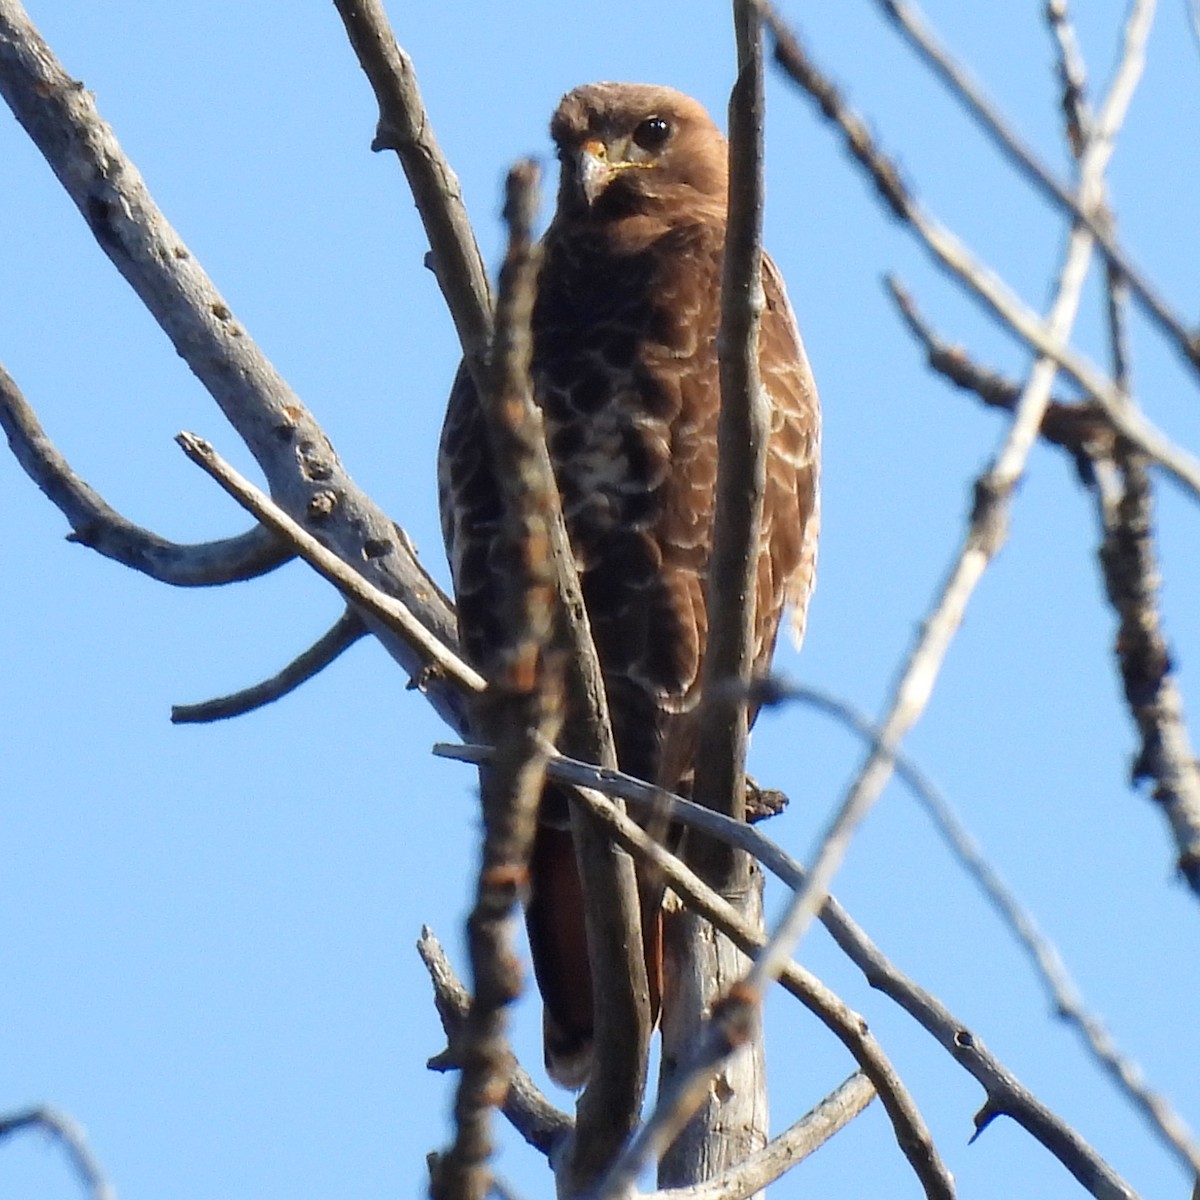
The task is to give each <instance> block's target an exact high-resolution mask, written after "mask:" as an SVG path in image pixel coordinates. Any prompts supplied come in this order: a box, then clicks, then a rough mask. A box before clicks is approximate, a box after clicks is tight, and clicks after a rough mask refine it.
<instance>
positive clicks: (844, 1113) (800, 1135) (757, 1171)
mask: <svg viewBox="0 0 1200 1200" xmlns="http://www.w3.org/2000/svg"><path fill="white" fill-rule="evenodd" d="M875 1096H876V1092H875V1085H874V1084H873V1083H872V1082H871V1081H870V1080H869V1079H868V1078H867V1076H866V1075H865V1074H863V1072H861V1071H856V1072H855V1073H854V1074H853V1075H851V1076H850V1078H849V1079H847V1080H846V1081H845V1082H844V1083H843V1084H841V1086H840V1087H838V1088H836V1089H835V1090H834V1091H833V1092H831V1093H830V1094H829V1095H828V1096H826V1097H825V1099H824V1100H822V1101H821V1102H820V1104H818V1105H817V1106H816V1107H815V1108H812V1109H810V1110H809V1111H808V1112H806V1113H805V1114H804V1116H802V1117H801V1118H800V1119H799V1120H797V1121H795V1122H794V1123H793V1124H792V1125H790V1126H789V1127H788V1128H787V1129H785V1130H784V1131H783V1133H781V1134H780V1135H779V1136H778V1137H776V1138H772V1139H771V1141H769V1142H768V1143H767V1144H766V1145H765V1146H764V1147H763V1148H762V1149H761V1150H758V1151H756V1152H755V1153H754V1154H752V1155H751V1156H750V1157H749V1158H747V1159H746V1160H745V1161H744V1162H741V1163H739V1164H738V1165H737V1166H736V1167H734V1168H733V1169H732V1170H729V1171H725V1172H723V1173H722V1174H720V1175H717V1176H715V1177H714V1178H712V1179H709V1180H706V1181H705V1182H704V1183H698V1184H695V1185H694V1186H692V1187H681V1188H660V1189H659V1190H658V1191H657V1192H655V1193H653V1195H652V1196H648V1197H647V1198H646V1200H745V1198H746V1197H748V1196H752V1195H754V1193H755V1192H757V1191H759V1190H760V1189H762V1188H764V1187H766V1186H767V1185H768V1184H770V1183H773V1182H775V1180H777V1179H780V1178H782V1177H783V1175H784V1174H785V1173H786V1172H788V1171H790V1170H791V1169H792V1167H794V1166H797V1165H798V1164H799V1163H801V1162H803V1161H804V1159H806V1158H807V1157H808V1156H809V1155H810V1154H812V1153H813V1152H814V1151H815V1150H818V1149H820V1148H821V1147H822V1146H823V1145H824V1144H825V1143H826V1142H827V1141H828V1140H829V1139H830V1138H831V1137H833V1135H834V1134H835V1133H837V1132H838V1131H839V1130H841V1129H844V1128H845V1127H846V1126H847V1125H848V1124H849V1123H850V1122H851V1121H852V1120H853V1119H854V1118H855V1117H856V1116H858V1114H859V1113H860V1112H862V1111H863V1110H864V1109H865V1108H866V1107H867V1105H868V1104H870V1103H871V1101H872V1100H874V1099H875Z"/></svg>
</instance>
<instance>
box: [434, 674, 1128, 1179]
mask: <svg viewBox="0 0 1200 1200" xmlns="http://www.w3.org/2000/svg"><path fill="white" fill-rule="evenodd" d="M759 688H760V690H759V691H758V696H759V699H760V700H761V701H762V702H763V703H771V702H773V700H774V699H776V698H778V696H779V695H780V693H779V692H778V691H776V690H774V689H775V688H776V685H775V684H774V683H773V682H771V683H770V684H769V685H767V684H763V685H759ZM789 691H790V692H791V693H792V694H795V695H797V696H802V697H803V698H804V699H805V700H806V701H807V702H808V703H810V704H812V705H814V706H815V707H817V708H819V709H821V710H822V711H827V712H831V713H832V714H833V715H835V716H836V717H838V719H839V720H845V721H848V722H849V723H850V724H851V725H852V726H853V727H855V728H857V729H859V730H860V732H863V733H864V736H866V737H867V738H868V739H869V740H870V741H871V742H872V744H876V743H877V742H878V733H877V731H876V730H875V727H874V726H872V725H871V724H870V723H869V722H866V721H862V720H861V718H859V717H858V714H857V713H855V712H854V710H853V709H852V708H850V706H849V705H844V704H842V703H841V702H840V701H836V700H834V699H833V698H831V697H829V696H827V695H826V694H825V693H823V692H819V691H816V690H815V689H810V688H800V687H796V686H795V685H789V688H785V689H784V690H783V695H785V696H786V695H787V694H788V693H789ZM859 722H861V724H859ZM434 753H435V754H438V755H440V756H442V757H445V758H454V759H459V760H462V761H465V762H478V761H479V760H480V758H481V757H484V756H486V755H487V754H488V753H490V751H489V750H487V749H486V748H485V747H479V746H457V745H446V744H439V745H437V746H435V747H434ZM546 771H547V774H548V775H549V776H550V777H551V778H553V779H558V780H561V781H562V782H564V783H570V784H574V785H576V786H583V787H591V788H593V789H595V790H597V791H601V792H603V793H604V794H609V793H611V794H614V795H618V796H620V797H622V798H623V799H624V800H626V801H628V802H629V803H630V804H632V805H635V806H636V807H637V808H638V809H640V810H641V811H643V812H655V813H661V814H665V815H666V816H667V817H668V818H669V819H670V820H672V821H677V822H679V823H680V824H682V825H686V826H688V827H689V828H694V829H700V830H703V831H704V833H706V834H707V835H708V836H710V837H717V838H722V839H724V840H726V841H729V842H730V843H731V844H733V845H735V846H738V847H740V848H741V849H743V850H745V851H747V852H748V853H750V854H752V855H753V856H754V857H755V858H756V859H758V860H759V862H761V863H762V864H763V865H764V866H765V867H766V868H767V869H768V870H769V871H771V872H772V873H773V874H774V875H776V876H778V878H779V879H780V880H782V881H783V882H784V883H785V884H786V885H787V886H788V887H790V888H792V889H797V888H801V887H803V886H804V881H805V879H806V878H807V874H806V872H805V870H804V868H803V867H801V866H800V864H799V863H798V862H796V860H795V859H793V858H792V857H791V856H790V855H789V854H788V853H787V852H786V851H784V850H783V849H781V848H780V847H779V846H778V845H777V844H776V843H775V842H773V841H771V840H770V839H769V838H767V837H766V836H765V835H764V834H762V833H761V832H759V830H758V829H756V828H754V827H753V826H750V825H746V824H744V823H742V822H740V821H733V820H730V818H728V817H725V816H722V815H721V814H720V813H715V812H712V811H711V810H710V809H707V808H703V807H702V806H700V805H698V804H694V803H693V802H691V801H690V800H685V799H683V798H682V797H680V796H676V795H672V794H670V793H667V792H664V791H663V789H662V788H658V787H654V786H652V785H650V784H647V783H644V782H642V781H641V780H638V779H634V778H633V777H632V776H629V775H626V774H624V773H622V772H620V771H607V770H601V769H599V768H597V767H594V766H590V765H589V764H587V763H581V762H573V761H571V760H570V759H566V758H562V757H559V758H551V760H550V762H549V764H548V766H547V768H546ZM896 771H897V774H899V775H900V776H901V777H902V778H904V779H905V781H906V782H911V779H912V778H913V773H915V776H916V777H917V778H922V776H921V773H920V771H919V769H918V768H916V766H915V765H914V764H912V763H911V761H910V760H909V759H907V758H906V756H905V755H904V754H903V753H902V752H897V754H896ZM819 917H820V920H821V923H822V924H823V925H824V926H825V927H826V929H828V930H829V932H830V934H831V935H832V937H833V939H834V941H835V942H837V944H838V946H839V947H841V949H842V951H843V952H844V953H845V954H846V956H847V957H848V958H849V959H850V961H851V962H853V963H854V965H855V966H857V967H858V968H859V970H861V971H862V973H863V975H864V976H865V977H866V979H867V981H868V982H869V983H870V984H871V986H872V987H875V988H878V989H879V990H880V991H882V992H883V993H884V994H885V995H887V996H889V997H890V998H891V999H893V1000H894V1001H896V1003H897V1004H899V1006H900V1007H901V1008H902V1009H904V1011H905V1012H907V1013H908V1014H909V1015H910V1016H911V1017H913V1018H914V1019H915V1020H916V1021H917V1022H918V1024H920V1025H921V1026H922V1028H924V1029H925V1030H926V1031H927V1032H929V1033H930V1034H932V1035H933V1037H934V1038H935V1039H936V1040H937V1042H938V1043H939V1044H940V1045H941V1046H942V1048H943V1049H945V1050H946V1051H947V1052H948V1053H949V1054H950V1055H951V1056H952V1057H953V1058H954V1060H955V1061H956V1062H957V1063H958V1064H959V1065H960V1066H961V1067H963V1069H964V1070H966V1071H967V1072H968V1073H969V1074H970V1075H971V1076H972V1077H973V1078H974V1079H975V1080H976V1081H977V1082H978V1083H979V1084H980V1086H981V1087H982V1088H983V1089H984V1091H985V1093H986V1095H987V1103H986V1105H985V1108H984V1111H985V1112H986V1113H988V1114H989V1116H988V1119H989V1120H990V1119H992V1118H993V1117H994V1116H996V1115H997V1114H998V1113H1004V1114H1006V1115H1007V1116H1009V1117H1011V1118H1012V1119H1013V1120H1014V1121H1015V1122H1017V1124H1018V1125H1020V1126H1021V1127H1022V1128H1024V1129H1025V1130H1026V1132H1028V1133H1030V1134H1031V1135H1032V1136H1033V1137H1034V1138H1036V1139H1037V1141H1039V1142H1040V1143H1041V1144H1042V1145H1043V1146H1045V1147H1046V1149H1047V1150H1049V1151H1050V1153H1051V1154H1053V1155H1054V1156H1055V1157H1056V1158H1058V1159H1059V1161H1060V1162H1062V1164H1063V1165H1064V1166H1065V1167H1066V1168H1067V1169H1068V1170H1069V1171H1070V1172H1071V1174H1072V1175H1074V1176H1075V1178H1076V1179H1078V1180H1079V1181H1080V1182H1081V1183H1083V1185H1084V1186H1085V1187H1087V1188H1088V1190H1089V1191H1090V1192H1091V1194H1092V1195H1094V1196H1097V1197H1104V1200H1114V1198H1115V1200H1129V1198H1130V1197H1133V1196H1134V1192H1133V1190H1132V1189H1131V1188H1130V1187H1129V1185H1128V1184H1126V1183H1125V1182H1124V1181H1123V1180H1122V1179H1121V1178H1120V1177H1119V1176H1118V1175H1117V1174H1116V1173H1115V1172H1114V1171H1113V1170H1112V1168H1111V1167H1110V1166H1109V1165H1108V1164H1107V1163H1106V1162H1105V1161H1104V1160H1103V1159H1102V1158H1101V1157H1100V1156H1099V1155H1098V1154H1097V1153H1096V1151H1095V1150H1093V1149H1092V1147H1091V1146H1089V1145H1088V1144H1087V1142H1085V1141H1084V1140H1083V1139H1082V1138H1081V1137H1080V1136H1079V1135H1078V1134H1077V1133H1076V1132H1075V1131H1074V1130H1073V1129H1072V1128H1071V1127H1070V1126H1069V1125H1067V1124H1066V1123H1065V1122H1064V1121H1063V1120H1062V1119H1061V1118H1060V1117H1058V1116H1057V1115H1056V1114H1055V1113H1053V1112H1052V1111H1051V1110H1050V1109H1049V1108H1047V1107H1046V1105H1044V1104H1043V1103H1042V1102H1041V1101H1039V1100H1038V1099H1037V1098H1036V1097H1035V1096H1034V1095H1033V1094H1032V1093H1031V1092H1030V1091H1029V1090H1028V1089H1027V1088H1026V1087H1025V1086H1024V1085H1023V1084H1021V1082H1020V1081H1019V1080H1018V1079H1017V1078H1016V1077H1015V1076H1014V1075H1013V1074H1012V1072H1011V1071H1010V1070H1009V1069H1008V1068H1007V1067H1006V1066H1004V1064H1003V1063H1002V1062H1000V1061H999V1059H997V1058H996V1057H995V1056H994V1055H992V1053H991V1052H990V1051H989V1050H988V1049H987V1047H986V1046H985V1045H984V1043H983V1041H982V1040H981V1039H980V1038H979V1037H978V1036H977V1035H976V1034H975V1033H973V1032H972V1031H971V1030H970V1029H969V1028H968V1027H967V1026H966V1025H964V1024H963V1022H962V1021H960V1020H959V1019H958V1018H957V1017H956V1016H955V1015H954V1014H953V1013H952V1012H950V1010H949V1009H948V1008H947V1007H946V1006H945V1005H944V1004H943V1003H942V1002H941V1001H940V1000H938V999H937V998H936V997H935V996H933V995H932V994H931V993H929V992H927V991H925V989H923V988H922V987H920V986H919V985H918V984H916V983H915V982H914V981H913V980H911V979H909V978H908V977H907V976H906V975H905V974H904V973H903V972H902V971H900V970H899V969H898V968H897V967H896V966H895V964H894V963H892V962H891V961H890V960H889V959H888V958H887V957H886V956H885V955H884V954H883V953H882V952H881V951H880V950H879V948H878V947H877V946H876V945H875V944H874V942H872V941H871V939H870V937H868V935H867V934H866V933H865V931H864V930H863V929H862V928H861V927H860V926H859V925H858V924H857V923H856V922H855V921H854V920H853V918H851V917H850V915H849V914H848V913H847V912H846V910H845V909H844V908H842V906H841V905H840V904H839V903H838V902H837V900H835V899H834V898H833V897H832V896H830V897H827V898H826V900H825V903H824V905H823V906H822V908H821V911H820V913H819Z"/></svg>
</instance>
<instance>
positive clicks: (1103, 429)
mask: <svg viewBox="0 0 1200 1200" xmlns="http://www.w3.org/2000/svg"><path fill="white" fill-rule="evenodd" d="M884 282H885V283H886V285H887V288H888V292H889V293H890V294H891V297H892V299H893V300H894V301H895V303H896V307H897V309H898V310H899V312H900V316H901V318H902V319H903V321H904V323H905V325H907V326H908V328H909V330H910V332H911V333H912V334H913V336H914V337H915V338H916V339H917V341H918V342H920V343H921V345H922V347H923V348H924V350H925V356H926V360H927V362H928V363H929V366H930V367H931V368H932V369H933V370H934V371H936V372H937V373H938V374H939V375H942V376H944V377H945V378H946V379H948V380H949V381H950V382H951V383H953V384H955V385H956V386H958V387H960V388H964V389H965V390H967V391H970V392H973V393H974V394H975V395H976V396H978V397H979V399H980V400H982V401H983V403H984V404H986V405H987V406H988V407H989V408H997V409H1000V410H1001V411H1002V412H1010V413H1011V412H1013V411H1014V410H1015V409H1016V407H1017V401H1018V400H1020V398H1021V386H1020V384H1018V383H1016V382H1015V381H1014V380H1012V379H1009V378H1007V377H1006V376H1003V375H1000V374H998V373H997V372H996V371H990V370H988V369H986V368H985V367H983V366H981V365H980V364H979V363H977V362H975V360H974V359H972V358H971V357H970V356H969V355H968V354H967V353H966V352H965V351H964V350H963V349H962V348H961V347H960V346H954V345H951V344H950V343H949V342H947V341H945V340H944V339H943V338H941V337H939V336H938V334H937V333H936V332H935V331H934V329H933V328H932V326H931V325H930V324H929V323H928V322H927V321H926V320H925V318H924V317H923V316H922V315H921V313H920V312H919V310H918V309H917V305H916V301H914V300H913V298H912V296H911V295H910V294H909V293H908V291H907V290H906V289H905V288H904V287H903V285H902V284H901V283H900V282H899V280H897V279H896V278H895V276H893V275H889V276H887V277H886V278H885V281H884ZM1038 432H1039V433H1040V434H1041V436H1042V437H1043V438H1044V439H1045V440H1046V441H1047V442H1049V443H1050V444H1051V445H1053V446H1059V447H1061V448H1062V449H1064V450H1066V451H1068V452H1069V453H1070V454H1071V455H1072V456H1073V457H1074V458H1075V461H1076V465H1077V466H1078V467H1079V469H1080V470H1081V471H1085V470H1087V469H1088V468H1089V461H1090V460H1091V459H1094V458H1098V457H1110V456H1111V455H1112V452H1113V448H1114V446H1115V445H1116V440H1117V434H1116V431H1115V430H1114V429H1113V427H1112V422H1111V421H1109V419H1108V418H1107V416H1105V414H1104V411H1103V410H1102V409H1101V408H1100V407H1099V406H1098V405H1097V404H1095V403H1093V402H1091V401H1083V402H1082V403H1070V402H1068V401H1065V400H1051V401H1050V402H1049V404H1047V405H1046V411H1045V412H1044V413H1043V414H1042V424H1041V427H1040V429H1039V430H1038Z"/></svg>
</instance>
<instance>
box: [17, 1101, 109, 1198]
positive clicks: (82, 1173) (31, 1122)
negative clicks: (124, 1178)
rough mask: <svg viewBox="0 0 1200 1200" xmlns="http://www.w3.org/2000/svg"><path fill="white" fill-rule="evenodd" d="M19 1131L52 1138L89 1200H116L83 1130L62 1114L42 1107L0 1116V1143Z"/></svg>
mask: <svg viewBox="0 0 1200 1200" xmlns="http://www.w3.org/2000/svg"><path fill="white" fill-rule="evenodd" d="M21 1129H41V1130H44V1131H45V1132H46V1133H47V1134H48V1135H49V1136H50V1137H52V1138H54V1140H55V1141H56V1142H58V1144H59V1145H60V1146H62V1148H63V1150H64V1152H65V1153H66V1155H67V1158H68V1159H69V1160H70V1162H71V1166H72V1168H73V1169H74V1171H75V1174H76V1175H77V1176H79V1182H80V1184H81V1185H82V1186H83V1187H84V1188H85V1189H86V1190H87V1193H88V1195H89V1196H90V1197H91V1198H92V1200H117V1193H116V1189H115V1188H114V1187H113V1186H112V1184H111V1183H109V1182H108V1179H107V1178H106V1177H105V1174H104V1171H103V1170H102V1168H101V1167H100V1164H99V1163H98V1162H97V1161H96V1158H95V1156H94V1155H93V1154H92V1151H91V1148H90V1147H89V1146H88V1144H87V1137H86V1136H85V1134H84V1132H83V1129H82V1128H81V1127H80V1126H79V1124H78V1123H77V1122H75V1121H74V1120H73V1119H72V1118H71V1117H69V1116H67V1114H66V1113H64V1112H59V1111H58V1110H57V1109H54V1108H50V1107H48V1106H45V1105H42V1106H40V1107H38V1108H27V1109H23V1110H22V1111H21V1112H15V1113H9V1114H8V1115H6V1116H0V1139H3V1138H6V1137H9V1136H10V1135H11V1134H14V1133H16V1132H17V1131H18V1130H21Z"/></svg>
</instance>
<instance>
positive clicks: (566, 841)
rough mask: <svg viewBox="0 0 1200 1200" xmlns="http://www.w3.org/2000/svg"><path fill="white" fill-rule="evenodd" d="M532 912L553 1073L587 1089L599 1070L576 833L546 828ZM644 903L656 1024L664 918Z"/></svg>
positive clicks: (535, 858)
mask: <svg viewBox="0 0 1200 1200" xmlns="http://www.w3.org/2000/svg"><path fill="white" fill-rule="evenodd" d="M529 873H530V895H529V904H528V907H527V908H526V912H525V923H526V926H527V927H528V930H529V948H530V951H531V953H532V955H533V970H534V974H535V975H536V976H537V982H538V990H539V991H540V992H541V994H542V1004H543V1012H542V1030H543V1036H544V1043H545V1055H546V1070H547V1072H548V1073H549V1075H550V1078H551V1079H553V1080H554V1081H555V1083H558V1084H561V1085H562V1086H563V1087H566V1088H573V1089H574V1088H581V1087H583V1085H584V1084H585V1083H587V1080H588V1075H589V1074H590V1073H591V1068H592V1037H593V1034H594V1028H595V1026H594V1016H593V998H592V972H591V966H590V964H589V961H588V951H587V933H586V930H585V925H584V909H583V889H582V886H581V884H580V881H579V872H578V870H577V868H576V865H575V846H574V843H573V842H572V839H571V834H570V831H569V830H566V829H556V828H554V827H553V826H547V825H541V826H539V827H538V831H537V836H536V838H535V839H534V845H533V855H532V858H531V859H530V864H529ZM655 890H656V891H657V893H658V897H659V904H657V905H652V904H650V903H645V901H646V900H648V899H649V898H648V897H645V896H644V897H643V901H644V906H643V914H642V938H643V942H644V946H645V954H646V974H647V976H648V980H649V984H650V1018H651V1024H652V1025H654V1024H656V1023H657V1021H658V1014H659V1009H660V1007H661V997H662V971H663V967H662V912H661V892H662V889H661V888H657V889H655Z"/></svg>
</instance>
